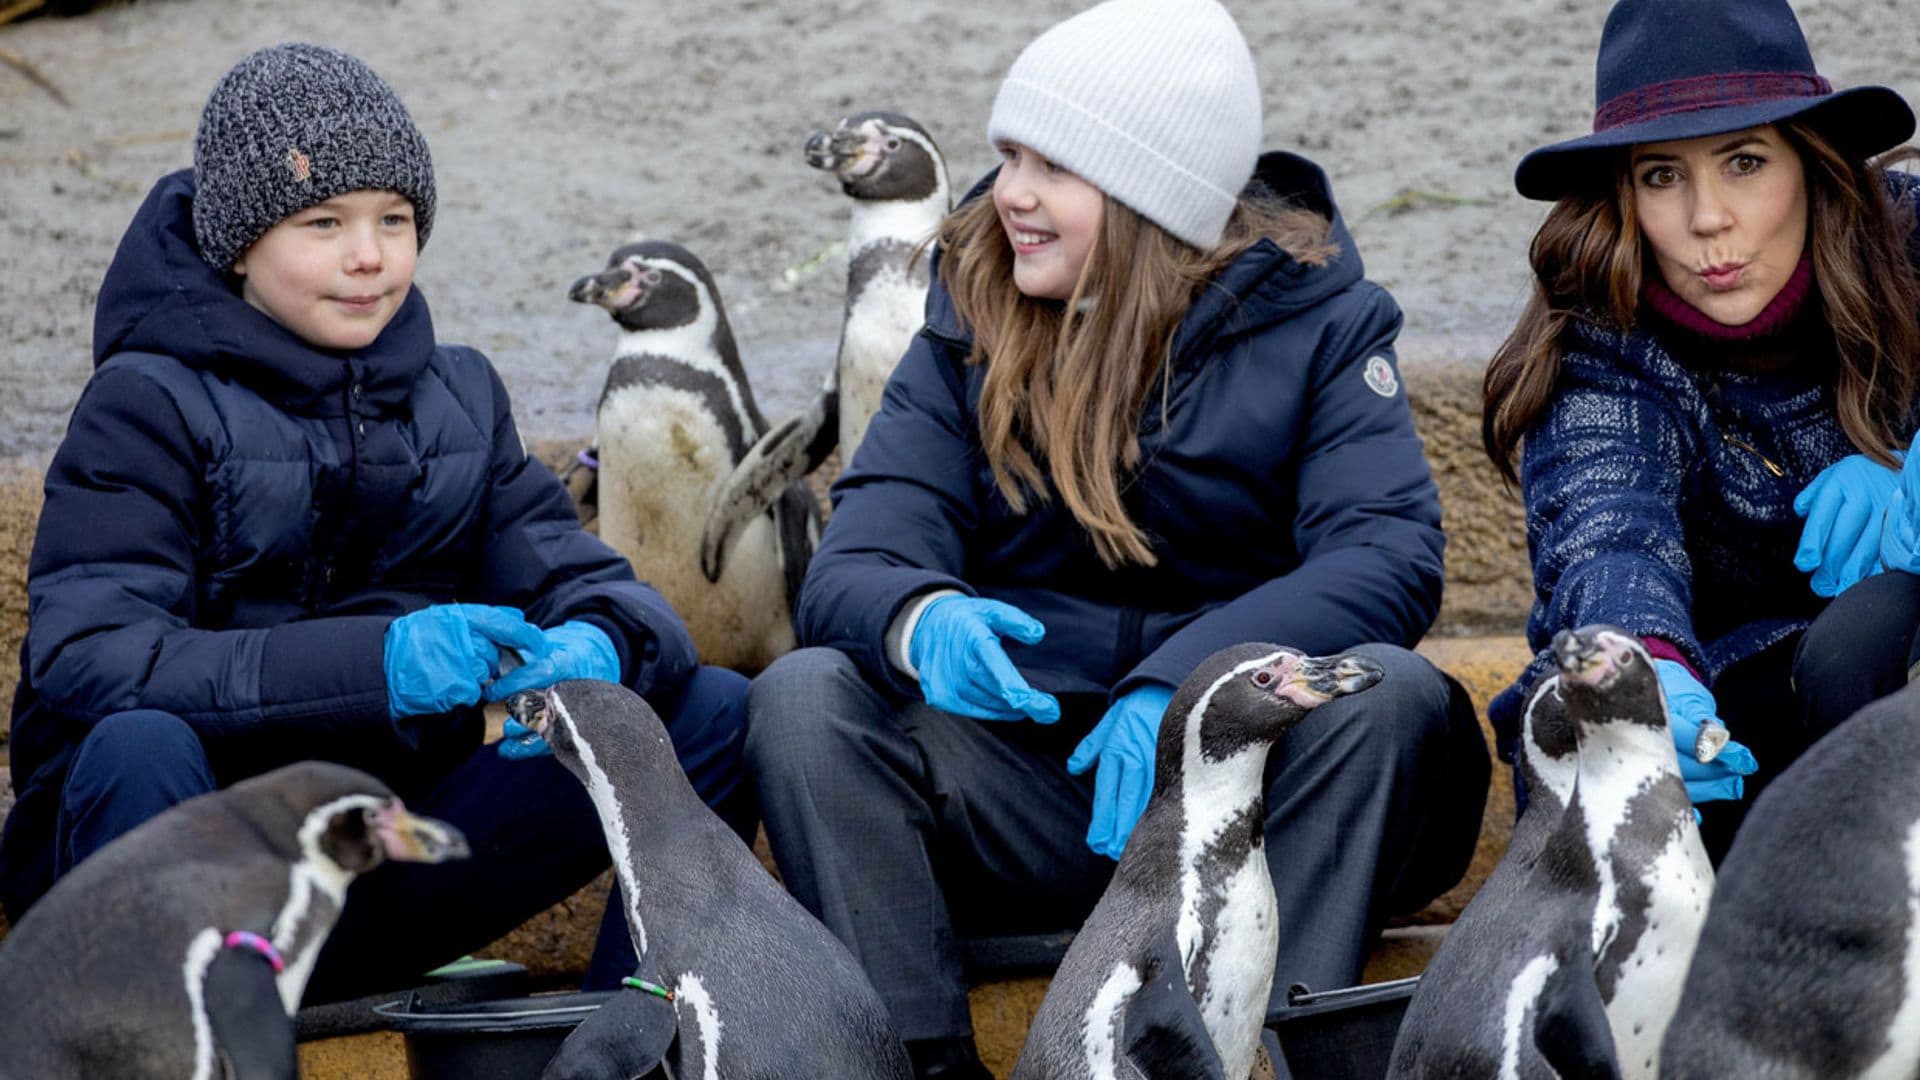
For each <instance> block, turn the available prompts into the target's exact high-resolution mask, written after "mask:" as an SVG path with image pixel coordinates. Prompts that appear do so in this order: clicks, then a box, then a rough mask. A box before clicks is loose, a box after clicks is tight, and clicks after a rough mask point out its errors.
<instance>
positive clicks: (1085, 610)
mask: <svg viewBox="0 0 1920 1080" xmlns="http://www.w3.org/2000/svg"><path fill="white" fill-rule="evenodd" d="M1257 179H1258V180H1259V181H1261V182H1263V183H1264V184H1265V185H1266V186H1267V187H1269V188H1271V189H1272V190H1274V191H1275V192H1278V193H1280V194H1282V195H1285V196H1290V197H1291V198H1293V199H1294V200H1295V201H1296V202H1297V203H1298V204H1299V205H1301V206H1303V207H1305V208H1306V209H1310V210H1314V211H1317V212H1319V213H1322V214H1325V215H1327V216H1328V217H1329V218H1331V219H1332V220H1333V221H1334V232H1333V237H1332V239H1333V241H1334V242H1335V243H1337V244H1338V245H1339V249H1340V250H1339V254H1338V255H1337V256H1336V257H1335V258H1334V259H1333V260H1332V261H1331V262H1330V263H1328V264H1326V265H1324V266H1319V267H1314V266H1308V265H1305V264H1303V263H1301V262H1298V261H1296V260H1295V259H1293V258H1292V257H1290V256H1288V255H1287V254H1286V253H1284V252H1283V251H1281V250H1280V248H1279V247H1277V246H1276V245H1274V244H1273V243H1272V242H1271V241H1262V242H1261V243H1259V244H1258V245H1256V246H1255V247H1254V248H1252V249H1250V250H1249V251H1248V252H1247V253H1246V254H1244V255H1243V256H1241V257H1240V258H1239V259H1238V260H1237V261H1235V262H1234V263H1233V264H1232V265H1231V266H1230V267H1228V268H1227V269H1226V270H1225V271H1224V272H1223V273H1222V274H1221V275H1220V277H1219V278H1218V280H1217V281H1216V282H1215V283H1214V284H1213V285H1211V286H1209V287H1208V288H1206V289H1204V290H1203V291H1202V292H1201V294H1200V297H1199V299H1198V300H1197V301H1196V302H1195V304H1194V306H1193V308H1192V310H1191V311H1190V312H1189V313H1188V315H1187V317H1186V319H1185V320H1184V321H1183V322H1182V323H1181V325H1180V327H1179V329H1178V331H1177V332H1176V334H1175V338H1174V343H1173V348H1172V359H1171V363H1172V369H1171V385H1170V387H1169V388H1168V394H1167V397H1166V401H1165V410H1164V416H1163V411H1162V408H1161V400H1160V395H1159V393H1158V388H1157V384H1156V390H1155V391H1154V392H1153V393H1150V394H1149V395H1148V397H1149V401H1148V404H1147V407H1146V408H1145V409H1144V410H1143V413H1142V416H1141V418H1140V428H1139V436H1140V451H1141V460H1142V462H1143V464H1142V466H1141V467H1140V470H1139V472H1138V475H1137V476H1135V477H1134V478H1133V479H1132V481H1131V482H1130V483H1129V484H1128V485H1127V487H1126V491H1125V495H1124V498H1125V502H1126V507H1127V512H1128V514H1129V515H1130V516H1131V517H1132V519H1133V521H1134V522H1135V523H1136V524H1138V525H1139V526H1140V527H1141V528H1142V529H1143V530H1145V532H1146V533H1147V535H1148V537H1149V538H1150V540H1151V542H1152V544H1153V550H1154V552H1155V554H1156V555H1157V556H1158V557H1159V564H1158V565H1156V566H1152V567H1139V566H1129V567H1125V568H1122V569H1119V570H1111V569H1108V568H1107V567H1106V566H1105V565H1104V564H1102V563H1101V561H1100V559H1099V558H1098V556H1097V555H1096V554H1095V552H1094V548H1093V545H1092V542H1091V540H1090V539H1089V537H1088V535H1087V533H1086V531H1085V529H1083V528H1082V527H1081V526H1080V524H1079V523H1078V522H1076V521H1075V520H1074V518H1073V516H1072V515H1071V514H1070V513H1069V512H1068V511H1067V509H1066V508H1065V506H1064V505H1063V504H1062V502H1061V500H1060V498H1059V497H1058V495H1057V494H1054V493H1053V492H1052V489H1051V488H1049V492H1048V494H1049V495H1050V496H1051V497H1050V498H1048V499H1045V500H1042V501H1039V502H1038V503H1037V504H1033V503H1030V505H1029V511H1028V512H1027V513H1026V514H1024V515H1021V514H1015V513H1014V512H1013V511H1012V509H1011V508H1010V507H1009V506H1008V505H1007V503H1006V501H1005V499H1004V498H1003V497H1002V496H1001V495H1000V493H999V491H998V490H997V489H996V487H995V486H994V482H993V476H992V472H991V470H990V468H989V466H988V464H987V461H986V457H985V455H984V451H983V450H982V447H981V442H980V435H979V419H978V406H979V400H980V387H981V383H982V381H983V379H984V376H985V369H984V367H980V366H975V367H969V366H967V364H966V362H965V361H966V356H967V352H968V336H967V331H966V329H965V328H964V327H963V326H961V325H960V322H959V319H958V317H957V315H956V314H955V312H954V310H953V306H952V302H951V300H950V299H949V297H948V295H947V293H946V291H945V289H944V288H943V287H941V286H940V284H939V282H938V274H937V269H938V268H937V267H936V281H935V287H934V289H933V291H932V293H931V294H930V296H929V298H928V304H927V324H926V327H925V329H924V330H923V331H922V332H921V334H920V336H919V337H918V338H917V339H915V341H914V343H913V345H912V346H911V347H910V348H909V349H908V351H907V354H906V355H905V357H904V358H903V359H902V360H901V362H900V365H899V367H898V368H897V369H896V370H895V372H894V374H893V376H892V378H891V379H890V380H889V381H888V383H887V388H886V394H885V397H884V400H883V403H882V405H881V409H880V412H879V413H878V414H876V415H875V417H874V419H873V423H872V426H870V427H869V428H868V429H867V433H866V436H865V438H864V439H863V440H862V441H861V443H860V448H859V450H858V452H857V453H856V454H855V455H854V459H853V462H852V466H851V467H850V468H849V469H848V470H847V472H846V474H845V475H844V476H843V477H841V479H840V480H839V482H838V483H837V484H835V486H834V490H833V498H834V505H835V510H834V514H833V518H832V520H831V521H830V523H829V524H828V527H827V531H826V535H825V537H824V538H823V540H822V543H821V545H820V548H819V550H818V551H817V552H816V553H815V555H814V558H813V562H812V564H811V566H810V567H809V569H808V572H807V579H806V583H805V586H804V587H803V589H802V591H801V595H800V602H799V606H798V610H797V611H796V613H795V621H796V623H797V626H798V630H799V633H800V637H801V639H802V641H803V642H804V643H805V644H810V645H829V646H833V647H836V648H839V649H841V650H843V651H845V652H847V653H848V654H849V655H850V656H851V657H852V658H853V659H854V660H855V661H856V662H857V663H858V664H859V666H860V668H861V669H862V670H863V671H864V672H865V673H866V675H867V677H868V678H869V679H871V680H873V681H874V682H875V683H877V684H879V685H883V686H889V687H891V688H892V689H893V690H894V691H896V692H898V693H900V694H902V695H906V696H911V697H917V696H918V690H917V688H916V687H914V685H913V683H912V680H911V679H909V678H908V677H907V676H906V675H905V674H903V673H902V672H900V671H898V670H897V669H896V668H895V667H894V666H893V664H891V663H890V662H889V661H888V660H887V658H886V655H885V644H884V640H885V636H886V633H887V630H888V627H889V625H890V624H891V623H892V622H893V620H894V618H895V617H896V616H897V615H899V613H900V612H901V610H902V609H903V607H905V606H906V605H907V603H908V602H909V601H910V600H911V599H912V598H914V597H916V596H919V595H921V594H923V593H926V592H928V591H930V590H934V589H957V590H959V591H961V592H964V593H968V594H972V595H979V596H985V597H991V598H993V599H996V600H1002V601H1005V602H1007V603H1010V604H1013V605H1015V606H1016V607H1019V608H1022V609H1023V610H1025V611H1027V612H1028V613H1029V614H1031V615H1033V616H1034V617H1035V618H1037V619H1039V620H1040V621H1041V622H1042V623H1043V624H1044V625H1045V626H1046V637H1045V639H1044V640H1043V641H1041V642H1040V643H1039V644H1037V645H1034V646H1031V647H1023V646H1020V645H1017V644H1013V643H1011V642H1009V648H1008V655H1009V656H1010V657H1011V658H1012V660H1013V662H1014V664H1015V665H1016V666H1017V667H1019V668H1020V670H1021V671H1022V673H1024V674H1025V676H1026V677H1027V679H1028V681H1029V682H1031V683H1032V684H1033V685H1034V686H1035V687H1037V688H1039V689H1042V690H1047V691H1052V692H1055V693H1076V692H1079V693H1097V694H1100V695H1109V694H1118V693H1124V692H1126V691H1127V690H1129V689H1131V688H1132V687H1133V686H1135V685H1139V684H1140V683H1142V682H1146V681H1153V682H1160V683H1164V684H1167V685H1170V686H1171V685H1175V684H1178V683H1179V682H1180V681H1181V680H1182V679H1184V678H1185V677H1186V676H1187V675H1188V674H1189V673H1190V672H1191V671H1192V670H1193V668H1194V667H1195V666H1196V665H1197V664H1198V663H1199V662H1200V661H1201V660H1202V659H1203V658H1205V657H1206V656H1207V655H1208V654H1210V653H1212V652H1214V651H1215V650H1217V649H1219V648H1222V647H1224V646H1226V645H1230V644H1234V643H1236V642H1242V641H1273V642H1278V643H1281V644H1285V645H1291V646H1295V647H1298V648H1301V649H1304V650H1306V651H1308V652H1310V653H1328V652H1334V651H1337V650H1340V649H1344V648H1348V647H1350V646H1353V645H1358V644H1361V643H1364V642H1374V641H1379V642H1391V643H1394V644H1400V645H1411V644H1413V643H1414V642H1415V641H1416V640H1417V639H1418V638H1419V637H1420V635H1421V634H1422V633H1424V632H1425V631H1426V629H1427V627H1428V626H1429V625H1430V624H1431V623H1432V621H1433V618H1434V615H1435V612H1436V611H1437V610H1438V608H1439V603H1440V588H1441V552H1442V547H1443V544H1444V540H1443V537H1442V535H1441V531H1440V505H1439V500H1438V496H1437V493H1436V490H1435V487H1434V484H1433V480H1432V477H1431V475H1430V473H1429V471H1428V468H1427V462H1426V459H1425V457H1424V456H1423V454H1422V452H1421V446H1420V440H1419V438H1418V437H1417V436H1416V435H1415V434H1414V430H1413V420H1412V415H1411V413H1410V411H1409V410H1408V407H1407V400H1406V394H1405V392H1404V391H1403V390H1402V389H1401V387H1400V382H1399V376H1398V372H1397V370H1396V366H1395V362H1394V354H1393V340H1394V336H1395V334H1397V333H1398V331H1399V329H1400V322H1401V318H1400V311H1399V309H1398V307H1397V306H1396V305H1395V304H1394V302H1393V300H1392V298H1391V297H1389V296H1388V295H1387V293H1386V291H1385V290H1384V289H1381V288H1380V287H1379V286H1377V285H1374V284H1372V283H1370V282H1368V281H1366V280H1364V277H1363V273H1362V268H1361V264H1360V256H1359V253H1358V252H1357V251H1356V250H1355V249H1354V247H1353V244H1352V240H1351V238H1350V237H1349V236H1348V234H1347V231H1346V228H1345V226H1344V224H1343V223H1341V222H1340V219H1339V216H1338V214H1337V212H1336V211H1335V209H1334V206H1333V201H1332V196H1331V194H1330V192H1329V190H1328V188H1327V182H1326V178H1325V177H1324V175H1323V174H1322V173H1321V172H1320V170H1319V169H1318V168H1317V167H1315V166H1314V165H1313V164H1311V163H1310V162H1307V161H1305V160H1304V159H1301V158H1298V157H1295V156H1293V155H1290V154H1269V155H1267V156H1266V157H1264V158H1263V159H1262V162H1261V167H1260V171H1259V174H1258V177H1257ZM976 197H979V196H977V195H976ZM1009 287H1011V285H1009Z"/></svg>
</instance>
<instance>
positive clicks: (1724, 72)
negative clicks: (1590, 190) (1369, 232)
mask: <svg viewBox="0 0 1920 1080" xmlns="http://www.w3.org/2000/svg"><path fill="white" fill-rule="evenodd" d="M1594 106H1595V107H1594V113H1593V134H1591V135H1585V136H1582V137H1580V138H1578V139H1569V140H1567V141H1566V142H1558V143H1554V144H1552V145H1551V146H1543V147H1541V148H1540V149H1538V150H1535V151H1533V152H1532V153H1530V154H1528V155H1527V156H1526V157H1524V158H1521V159H1520V167H1519V168H1518V169H1516V170H1515V171H1514V175H1513V183H1514V186H1515V187H1517V188H1519V189H1520V194H1522V195H1525V196H1526V197H1527V198H1529V199H1558V198H1560V197H1561V196H1563V195H1565V194H1567V193H1569V192H1571V191H1574V190H1577V189H1580V188H1586V187H1592V186H1594V185H1596V184H1597V183H1600V182H1603V180H1604V178H1608V177H1610V175H1611V174H1610V172H1609V171H1608V168H1607V163H1606V161H1605V159H1606V157H1607V156H1608V152H1609V151H1612V150H1614V149H1616V148H1618V147H1622V146H1631V145H1633V144H1635V143H1647V142H1665V141H1667V140H1670V139H1692V138H1697V137H1699V136H1702V135H1718V134H1720V133H1721V132H1725V131H1739V130H1741V129H1743V128H1750V127H1758V126H1760V125H1762V124H1771V123H1774V122H1776V121H1779V120H1785V119H1787V118H1788V117H1796V116H1797V117H1799V118H1800V119H1801V120H1802V122H1804V123H1807V124H1810V125H1811V126H1813V127H1814V129H1815V130H1817V131H1819V132H1820V133H1821V135H1822V136H1824V137H1826V138H1827V139H1828V140H1830V141H1832V142H1833V143H1834V144H1835V146H1836V147H1837V148H1838V149H1840V150H1841V151H1842V152H1843V153H1846V154H1848V155H1850V156H1855V157H1861V158H1865V157H1870V156H1872V155H1873V154H1877V153H1879V152H1880V151H1882V150H1888V149H1891V148H1893V147H1895V146H1898V145H1899V144H1900V143H1902V142H1904V141H1906V140H1907V139H1908V138H1909V137H1910V136H1912V134H1913V131H1914V118H1913V110H1912V109H1911V108H1909V107H1908V106H1907V103H1906V101H1905V100H1904V99H1902V98H1901V97H1900V95H1899V94H1897V93H1895V92H1893V91H1892V90H1890V89H1888V88H1886V87H1884V86H1856V87H1852V88H1850V89H1847V90H1840V91H1835V90H1834V89H1833V86H1832V85H1831V84H1829V83H1828V82H1827V80H1826V79H1823V78H1821V77H1820V75H1819V74H1818V73H1817V72H1815V71H1814V69H1813V54H1812V53H1811V52H1810V51H1808V49H1807V39H1806V36H1805V35H1804V34H1802V33H1801V31H1800V23H1799V21H1798V20H1797V19H1795V18H1794V17H1793V9H1792V8H1790V7H1788V6H1787V0H1620V2H1619V3H1617V4H1615V5H1614V6H1613V10H1612V11H1611V12H1609V13H1608V14H1607V25H1606V29H1605V30H1603V31H1602V32H1601V34H1600V57H1599V60H1598V62H1597V63H1596V65H1595V76H1594Z"/></svg>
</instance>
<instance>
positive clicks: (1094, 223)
mask: <svg viewBox="0 0 1920 1080" xmlns="http://www.w3.org/2000/svg"><path fill="white" fill-rule="evenodd" d="M999 149H1000V162H1001V163H1000V174H999V175H998V176H996V177H994V181H993V205H994V209H995V210H997V211H998V212H999V214H1000V226H1001V228H1003V229H1004V230H1006V234H1007V242H1008V243H1009V244H1011V245H1012V246H1013V283H1014V285H1015V286H1017V287H1018V288H1019V289H1020V291H1021V292H1022V293H1025V294H1026V295H1028V296H1031V297H1034V298H1036V299H1043V300H1065V299H1067V298H1068V297H1070V296H1072V295H1073V289H1074V286H1075V285H1077V284H1078V283H1079V281H1080V274H1081V271H1082V270H1083V269H1084V268H1085V267H1086V265H1087V256H1088V255H1089V254H1090V253H1091V252H1092V251H1093V245H1094V242H1095V241H1096V240H1097V239H1098V238H1099V236H1100V222H1101V218H1102V217H1103V215H1104V213H1105V209H1106V196H1105V195H1103V194H1101V192H1100V189H1099V188H1096V187H1094V186H1093V185H1092V184H1089V183H1087V182H1086V181H1085V180H1082V179H1080V178H1079V177H1078V176H1075V175H1074V174H1073V173H1070V172H1068V171H1067V170H1066V169H1063V168H1061V167H1060V166H1058V165H1055V164H1054V163H1053V162H1051V161H1048V160H1047V159H1046V158H1044V157H1042V156H1040V155H1039V154H1038V153H1036V152H1034V151H1033V150H1031V149H1029V148H1028V147H1025V146H1022V145H1020V144H1019V143H1015V142H1008V143H1002V144H1001V145H1000V147H999Z"/></svg>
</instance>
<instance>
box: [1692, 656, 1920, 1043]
mask: <svg viewBox="0 0 1920 1080" xmlns="http://www.w3.org/2000/svg"><path fill="white" fill-rule="evenodd" d="M1916 761H1920V683H1917V684H1914V685H1910V686H1908V687H1907V688H1906V689H1904V690H1902V691H1900V692H1899V693H1897V694H1893V695H1892V696H1890V697H1886V698H1882V699H1881V700H1879V701H1877V702H1874V703H1873V704H1871V705H1869V706H1867V707H1866V708H1864V709H1862V710H1860V711H1859V712H1858V713H1856V714H1854V716H1853V718H1852V719H1850V720H1848V721H1847V722H1846V723H1844V724H1841V725H1840V726H1839V727H1837V728H1835V729H1833V731H1831V732H1829V733H1827V734H1826V735H1825V736H1823V737H1822V738H1821V739H1820V741H1818V742H1816V743H1814V744H1813V746H1812V748H1811V749H1809V750H1808V751H1807V752H1806V753H1805V754H1803V755H1802V756H1801V757H1800V758H1799V760H1797V761H1795V762H1794V763H1793V765H1792V766H1790V767H1789V768H1788V769H1787V770H1786V771H1785V772H1782V773H1781V774H1780V776H1779V777H1778V778H1776V779H1775V780H1774V781H1773V783H1771V784H1769V785H1768V786H1767V790H1766V791H1765V792H1764V793H1763V794H1761V796H1760V797H1759V798H1758V799H1756V800H1755V801H1754V804H1753V809H1752V811H1750V812H1749V813H1748V814H1747V818H1746V821H1745V822H1743V823H1742V824H1741V826H1740V834H1739V836H1737V837H1736V838H1735V839H1734V842H1733V847H1732V848H1731V849H1730V850H1729V851H1728V852H1727V855H1726V858H1725V859H1723V860H1721V863H1720V876H1719V880H1718V881H1717V882H1716V883H1715V884H1714V889H1713V904H1712V909H1711V910H1712V912H1713V918H1712V920H1711V921H1709V922H1708V924H1707V927H1706V929H1705V930H1704V931H1703V932H1702V934H1701V936H1700V945H1699V948H1698V949H1697V950H1696V951H1695V952H1694V956H1693V966H1692V967H1691V968H1689V969H1688V971H1687V977H1686V983H1685V987H1684V989H1683V991H1682V993H1681V997H1680V1006H1679V1010H1678V1011H1677V1012H1676V1013H1675V1014H1674V1018H1673V1023H1672V1024H1671V1025H1669V1026H1668V1028H1667V1035H1666V1041H1665V1042H1664V1043H1663V1044H1662V1046H1661V1050H1660V1075H1661V1076H1662V1077H1674V1078H1682V1080H1691V1078H1694V1077H1700V1078H1706V1077H1715V1078H1718V1077H1726V1076H1755V1077H1772V1076H1780V1077H1788V1076H1792V1077H1799V1076H1807V1077H1815V1076H1817V1077H1894V1076H1899V1077H1911V1076H1916V1075H1920V785H1916V784H1915V783H1914V780H1913V763H1914V762H1916Z"/></svg>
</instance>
